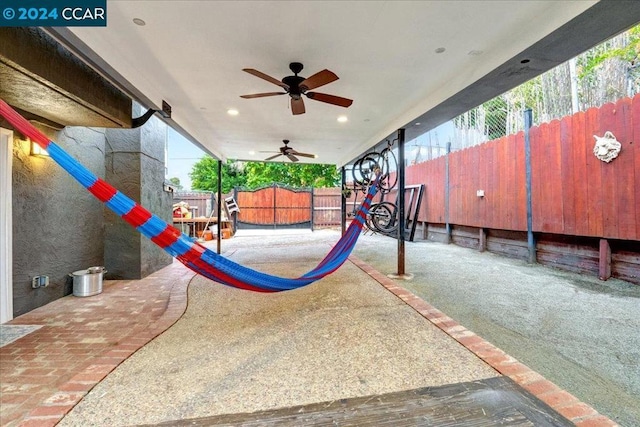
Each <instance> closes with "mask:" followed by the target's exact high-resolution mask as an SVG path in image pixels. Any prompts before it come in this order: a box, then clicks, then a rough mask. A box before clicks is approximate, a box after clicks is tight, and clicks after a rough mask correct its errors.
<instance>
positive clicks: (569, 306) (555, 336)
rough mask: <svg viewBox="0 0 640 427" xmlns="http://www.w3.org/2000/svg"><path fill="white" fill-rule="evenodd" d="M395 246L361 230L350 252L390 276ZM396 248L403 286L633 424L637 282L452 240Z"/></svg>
mask: <svg viewBox="0 0 640 427" xmlns="http://www.w3.org/2000/svg"><path fill="white" fill-rule="evenodd" d="M396 250H397V242H396V241H395V240H392V239H390V238H383V237H378V236H361V237H360V240H359V241H358V245H357V246H356V249H355V251H354V254H355V255H357V256H358V257H360V258H361V259H362V260H364V261H365V262H367V263H370V264H372V265H375V266H376V268H377V269H378V271H380V272H383V273H394V272H396V269H397V257H396V256H395V254H396ZM405 252H406V272H407V273H412V274H414V278H413V280H410V281H405V282H404V283H403V286H404V287H405V288H407V289H408V290H410V291H412V292H413V293H415V294H416V295H418V296H420V297H421V298H422V299H424V300H425V301H427V302H429V303H430V304H432V305H434V306H435V307H437V308H438V309H440V310H442V311H443V312H445V313H447V315H449V316H450V317H452V318H454V319H456V320H457V321H458V322H460V323H461V324H462V325H464V326H465V327H467V328H468V329H470V330H472V331H474V332H475V333H477V334H478V335H480V336H482V337H483V338H485V339H486V340H488V341H490V342H492V343H493V344H494V345H496V346H498V347H499V348H501V349H502V350H504V351H505V352H507V353H508V354H510V355H511V356H513V357H515V358H516V359H518V360H520V361H522V362H523V363H524V364H526V365H527V366H529V367H530V368H532V369H533V370H535V371H537V372H539V373H540V374H542V375H544V376H545V377H546V378H547V379H549V380H550V381H553V382H554V383H556V384H557V385H558V386H560V387H561V388H563V389H565V390H567V391H568V392H570V393H572V394H573V395H575V396H576V397H578V398H579V399H580V400H582V401H583V402H585V403H588V404H590V405H591V406H593V407H594V408H595V409H596V410H598V411H599V412H600V413H602V414H604V415H606V416H608V417H609V418H611V419H612V420H614V421H616V422H618V423H619V424H620V425H621V426H625V427H638V426H640V286H637V285H634V284H630V283H628V282H624V281H621V280H616V279H610V280H608V281H606V282H604V281H600V280H598V278H596V277H589V276H585V275H580V274H575V273H569V272H564V271H560V270H557V269H554V268H550V267H544V266H541V265H528V264H527V263H525V262H524V261H519V260H514V259H509V258H504V257H501V256H498V255H495V254H491V253H488V252H483V253H480V252H478V251H475V250H472V249H466V248H461V247H459V246H455V245H445V244H441V243H434V242H426V241H420V242H407V243H406V251H405ZM380 254H393V256H382V257H381V256H380Z"/></svg>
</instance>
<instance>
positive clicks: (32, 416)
mask: <svg viewBox="0 0 640 427" xmlns="http://www.w3.org/2000/svg"><path fill="white" fill-rule="evenodd" d="M174 266H176V264H175V263H174V264H172V265H169V266H168V267H165V268H172V267H174ZM179 267H180V266H179ZM159 271H162V270H159ZM157 273H158V272H156V273H154V274H157ZM189 273H191V272H189ZM152 276H153V274H151V275H149V276H147V278H149V279H152ZM194 277H195V274H193V273H191V274H189V278H188V280H183V277H181V278H180V279H179V280H177V281H176V283H175V284H174V285H173V286H172V287H171V291H170V294H169V299H168V302H167V306H166V309H165V311H164V312H163V313H162V314H161V315H160V317H158V318H157V319H156V320H155V321H153V322H151V323H150V324H149V326H148V327H147V328H146V329H144V330H142V331H140V332H138V333H135V334H132V335H129V336H127V337H126V338H124V339H123V340H122V341H120V342H118V344H117V345H116V346H114V347H111V348H109V349H107V350H105V352H104V353H103V354H102V355H100V356H98V357H96V358H94V359H93V360H92V361H91V364H90V365H88V366H87V367H85V368H84V369H83V370H82V371H80V372H78V373H77V374H76V375H74V376H73V377H71V378H70V379H69V380H68V381H67V382H65V383H64V384H61V385H60V386H59V387H58V391H57V392H56V393H54V394H53V395H52V396H50V397H49V398H47V399H46V400H45V401H44V402H43V403H42V404H41V405H39V406H37V407H35V408H34V409H32V410H31V411H29V413H28V414H27V416H26V417H25V418H23V419H22V421H21V422H20V424H19V426H20V427H49V426H52V427H53V426H55V425H56V424H58V423H59V422H60V421H61V420H62V418H64V416H65V415H66V414H67V413H68V412H69V411H71V410H72V409H73V407H74V406H76V405H77V404H78V403H80V401H81V400H82V399H83V398H84V396H86V395H87V394H88V393H89V391H91V389H92V388H94V387H95V386H96V385H97V384H98V383H100V382H101V381H102V380H103V379H104V378H105V377H106V376H107V375H108V374H109V373H111V372H112V371H113V370H114V369H116V368H117V367H118V366H119V365H120V364H121V363H123V362H124V361H125V360H127V359H128V358H129V357H131V356H132V355H133V354H134V353H135V352H136V351H138V350H140V349H141V348H142V347H144V346H145V345H146V344H148V343H149V342H150V341H151V340H153V339H154V338H156V337H157V336H159V335H160V334H162V333H163V332H164V331H166V330H167V329H169V328H170V327H171V326H173V325H174V324H175V323H176V322H177V321H178V320H180V318H181V317H182V315H183V314H184V313H185V311H186V309H187V305H188V298H187V290H188V288H189V284H190V283H191V281H192V280H193V278H194ZM143 280H144V279H143Z"/></svg>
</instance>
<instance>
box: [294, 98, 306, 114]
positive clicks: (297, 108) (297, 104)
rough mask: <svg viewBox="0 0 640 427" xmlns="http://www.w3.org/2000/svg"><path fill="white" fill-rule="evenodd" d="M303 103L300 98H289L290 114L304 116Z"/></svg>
mask: <svg viewBox="0 0 640 427" xmlns="http://www.w3.org/2000/svg"><path fill="white" fill-rule="evenodd" d="M304 111H305V110H304V101H303V100H302V98H298V99H294V98H291V112H292V113H293V115H294V116H295V115H298V114H304Z"/></svg>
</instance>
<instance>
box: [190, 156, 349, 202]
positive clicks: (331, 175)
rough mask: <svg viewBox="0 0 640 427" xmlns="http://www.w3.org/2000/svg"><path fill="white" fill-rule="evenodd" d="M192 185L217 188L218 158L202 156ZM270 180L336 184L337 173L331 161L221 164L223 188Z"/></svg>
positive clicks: (294, 184)
mask: <svg viewBox="0 0 640 427" xmlns="http://www.w3.org/2000/svg"><path fill="white" fill-rule="evenodd" d="M189 176H190V177H191V181H192V183H191V187H192V188H193V189H194V190H206V191H218V161H217V160H215V159H213V158H212V157H210V156H205V157H203V158H202V159H200V160H199V161H198V162H197V163H195V164H194V165H193V168H192V170H191V173H189ZM273 183H279V184H285V185H289V186H291V187H337V186H339V184H340V174H339V172H338V169H337V168H336V167H335V166H333V165H323V164H309V163H302V164H300V163H263V162H238V161H235V160H227V162H226V163H223V165H222V192H223V193H229V192H230V191H231V190H232V189H233V188H234V187H243V188H249V189H254V188H258V187H262V186H265V185H270V184H273Z"/></svg>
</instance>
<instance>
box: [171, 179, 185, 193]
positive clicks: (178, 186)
mask: <svg viewBox="0 0 640 427" xmlns="http://www.w3.org/2000/svg"><path fill="white" fill-rule="evenodd" d="M169 182H170V183H171V185H173V186H174V187H176V190H178V191H179V190H182V189H183V188H184V187H183V186H182V184H180V178H178V177H177V176H174V177H173V178H169Z"/></svg>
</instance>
